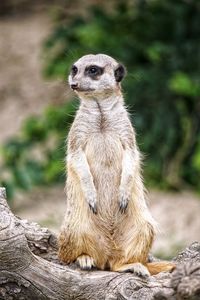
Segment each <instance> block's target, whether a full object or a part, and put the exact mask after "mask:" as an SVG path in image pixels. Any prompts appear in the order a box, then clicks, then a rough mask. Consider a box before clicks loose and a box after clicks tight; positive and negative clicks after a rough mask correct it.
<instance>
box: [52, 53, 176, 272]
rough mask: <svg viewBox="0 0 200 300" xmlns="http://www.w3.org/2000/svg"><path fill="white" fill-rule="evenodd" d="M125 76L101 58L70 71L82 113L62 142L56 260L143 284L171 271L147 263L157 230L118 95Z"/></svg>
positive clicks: (86, 58)
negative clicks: (142, 279) (63, 203)
mask: <svg viewBox="0 0 200 300" xmlns="http://www.w3.org/2000/svg"><path fill="white" fill-rule="evenodd" d="M125 74H126V70H125V67H124V66H123V65H122V64H120V63H118V62H117V61H116V60H115V59H113V58H112V57H110V56H108V55H105V54H97V55H92V54H91V55H85V56H83V57H81V58H80V59H79V60H78V61H76V63H75V64H74V65H73V66H72V69H71V72H70V75H69V85H70V87H71V88H72V90H73V91H75V93H76V94H77V95H78V96H79V98H80V107H79V109H78V111H77V113H76V116H75V119H74V122H73V124H72V126H71V129H70V131H69V134H68V147H67V159H66V165H67V180H66V194H67V207H66V213H65V218H64V221H63V224H62V227H61V232H60V235H59V253H58V254H59V258H60V260H61V261H63V262H65V263H67V264H68V263H71V262H74V261H76V262H77V263H78V264H79V266H80V268H82V269H91V268H92V267H96V268H99V269H102V270H105V269H107V270H111V271H117V272H127V271H130V272H133V273H135V274H138V275H140V276H148V275H149V274H157V273H159V272H161V271H172V270H173V269H174V267H175V266H174V264H173V263H170V262H151V263H149V262H148V254H149V251H150V249H151V246H152V242H153V239H154V235H155V227H156V223H155V221H154V219H153V217H152V216H151V213H150V211H149V209H148V207H147V204H146V194H145V189H144V185H143V181H142V176H141V166H140V165H141V162H140V161H141V155H140V152H139V150H138V147H137V144H136V138H135V131H134V128H133V126H132V124H131V121H130V119H129V115H128V112H127V110H126V108H125V104H124V99H123V95H122V90H121V81H122V79H123V78H124V76H125Z"/></svg>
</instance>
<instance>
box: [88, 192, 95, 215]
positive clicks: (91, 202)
mask: <svg viewBox="0 0 200 300" xmlns="http://www.w3.org/2000/svg"><path fill="white" fill-rule="evenodd" d="M87 202H88V204H89V208H90V209H91V211H92V212H93V213H94V214H97V196H96V192H93V193H90V194H88V195H87Z"/></svg>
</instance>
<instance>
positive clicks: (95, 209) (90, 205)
mask: <svg viewBox="0 0 200 300" xmlns="http://www.w3.org/2000/svg"><path fill="white" fill-rule="evenodd" d="M89 208H90V210H91V211H92V212H93V213H94V214H95V215H96V214H97V205H96V203H95V204H93V205H92V204H91V203H89Z"/></svg>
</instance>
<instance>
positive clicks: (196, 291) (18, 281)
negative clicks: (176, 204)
mask: <svg viewBox="0 0 200 300" xmlns="http://www.w3.org/2000/svg"><path fill="white" fill-rule="evenodd" d="M56 252H57V238H56V236H54V235H53V234H52V233H51V232H50V231H49V230H48V229H47V228H41V227H40V226H39V225H38V224H36V223H29V222H28V221H27V220H21V219H19V218H17V217H16V216H14V215H13V214H12V212H11V211H10V208H9V207H8V204H7V201H6V195H5V189H3V188H0V299H9V300H10V299H19V300H22V299H33V300H36V299H41V300H43V299H59V300H61V299H79V300H81V299H94V300H95V299H98V300H101V299H102V300H103V299H106V300H114V299H119V300H120V299H123V300H124V299H141V300H142V299H145V300H148V299H170V300H175V299H200V243H198V242H195V243H193V244H192V245H191V246H190V247H188V248H187V249H186V250H184V251H183V252H182V253H180V254H179V255H178V256H177V257H176V258H175V259H174V261H175V262H177V269H176V270H175V271H174V272H173V273H172V274H169V273H161V274H158V275H156V276H151V277H149V278H140V277H137V276H135V275H133V274H131V273H126V274H122V273H117V272H105V271H90V272H86V271H80V270H79V269H78V268H74V266H72V267H69V266H63V265H61V264H60V263H59V261H58V259H57V255H56Z"/></svg>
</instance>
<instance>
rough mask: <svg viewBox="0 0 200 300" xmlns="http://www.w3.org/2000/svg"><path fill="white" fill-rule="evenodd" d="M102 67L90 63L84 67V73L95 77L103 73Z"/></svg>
mask: <svg viewBox="0 0 200 300" xmlns="http://www.w3.org/2000/svg"><path fill="white" fill-rule="evenodd" d="M103 71H104V69H103V68H102V67H99V66H96V65H92V66H88V67H86V68H85V74H86V75H87V76H90V77H91V78H92V79H97V77H98V76H100V75H102V74H103Z"/></svg>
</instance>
